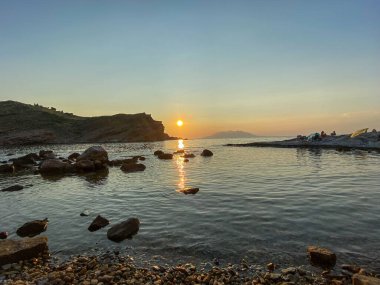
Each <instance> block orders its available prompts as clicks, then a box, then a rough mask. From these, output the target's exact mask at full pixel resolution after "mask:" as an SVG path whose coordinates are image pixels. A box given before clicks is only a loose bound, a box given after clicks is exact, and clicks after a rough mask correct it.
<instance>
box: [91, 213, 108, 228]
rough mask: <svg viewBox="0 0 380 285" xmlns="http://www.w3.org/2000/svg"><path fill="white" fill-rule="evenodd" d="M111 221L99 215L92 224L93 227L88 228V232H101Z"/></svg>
mask: <svg viewBox="0 0 380 285" xmlns="http://www.w3.org/2000/svg"><path fill="white" fill-rule="evenodd" d="M109 223H110V222H109V221H108V220H107V219H106V218H103V217H102V216H101V215H98V216H97V217H96V218H95V219H94V220H93V221H92V223H91V225H90V226H89V227H88V230H89V231H90V232H94V231H97V230H100V229H101V228H104V227H105V226H107V225H109Z"/></svg>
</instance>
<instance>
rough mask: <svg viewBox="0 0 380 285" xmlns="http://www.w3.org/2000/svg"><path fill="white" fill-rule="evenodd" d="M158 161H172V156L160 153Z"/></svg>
mask: <svg viewBox="0 0 380 285" xmlns="http://www.w3.org/2000/svg"><path fill="white" fill-rule="evenodd" d="M158 158H159V159H173V154H171V153H162V154H159V155H158Z"/></svg>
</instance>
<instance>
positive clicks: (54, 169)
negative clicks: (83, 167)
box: [40, 159, 73, 174]
mask: <svg viewBox="0 0 380 285" xmlns="http://www.w3.org/2000/svg"><path fill="white" fill-rule="evenodd" d="M72 170H73V166H72V165H71V164H69V163H67V162H63V161H61V160H59V159H46V160H44V161H43V162H42V163H41V165H40V173H41V174H58V173H65V172H70V171H72Z"/></svg>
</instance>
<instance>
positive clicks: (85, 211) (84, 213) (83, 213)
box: [80, 210, 90, 217]
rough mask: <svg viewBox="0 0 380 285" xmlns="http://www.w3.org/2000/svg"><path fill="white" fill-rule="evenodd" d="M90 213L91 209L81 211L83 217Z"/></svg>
mask: <svg viewBox="0 0 380 285" xmlns="http://www.w3.org/2000/svg"><path fill="white" fill-rule="evenodd" d="M88 215H90V211H89V210H84V211H83V212H82V213H80V216H81V217H87V216H88Z"/></svg>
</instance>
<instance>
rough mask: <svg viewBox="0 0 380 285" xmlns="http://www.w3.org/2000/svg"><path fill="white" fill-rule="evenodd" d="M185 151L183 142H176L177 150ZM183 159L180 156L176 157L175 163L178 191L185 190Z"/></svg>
mask: <svg viewBox="0 0 380 285" xmlns="http://www.w3.org/2000/svg"><path fill="white" fill-rule="evenodd" d="M183 149H185V145H184V143H183V140H178V150H183ZM183 160H184V158H183V157H181V156H180V155H178V156H176V163H177V169H178V190H183V189H185V184H186V173H185V167H184V164H185V163H184V162H183Z"/></svg>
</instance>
